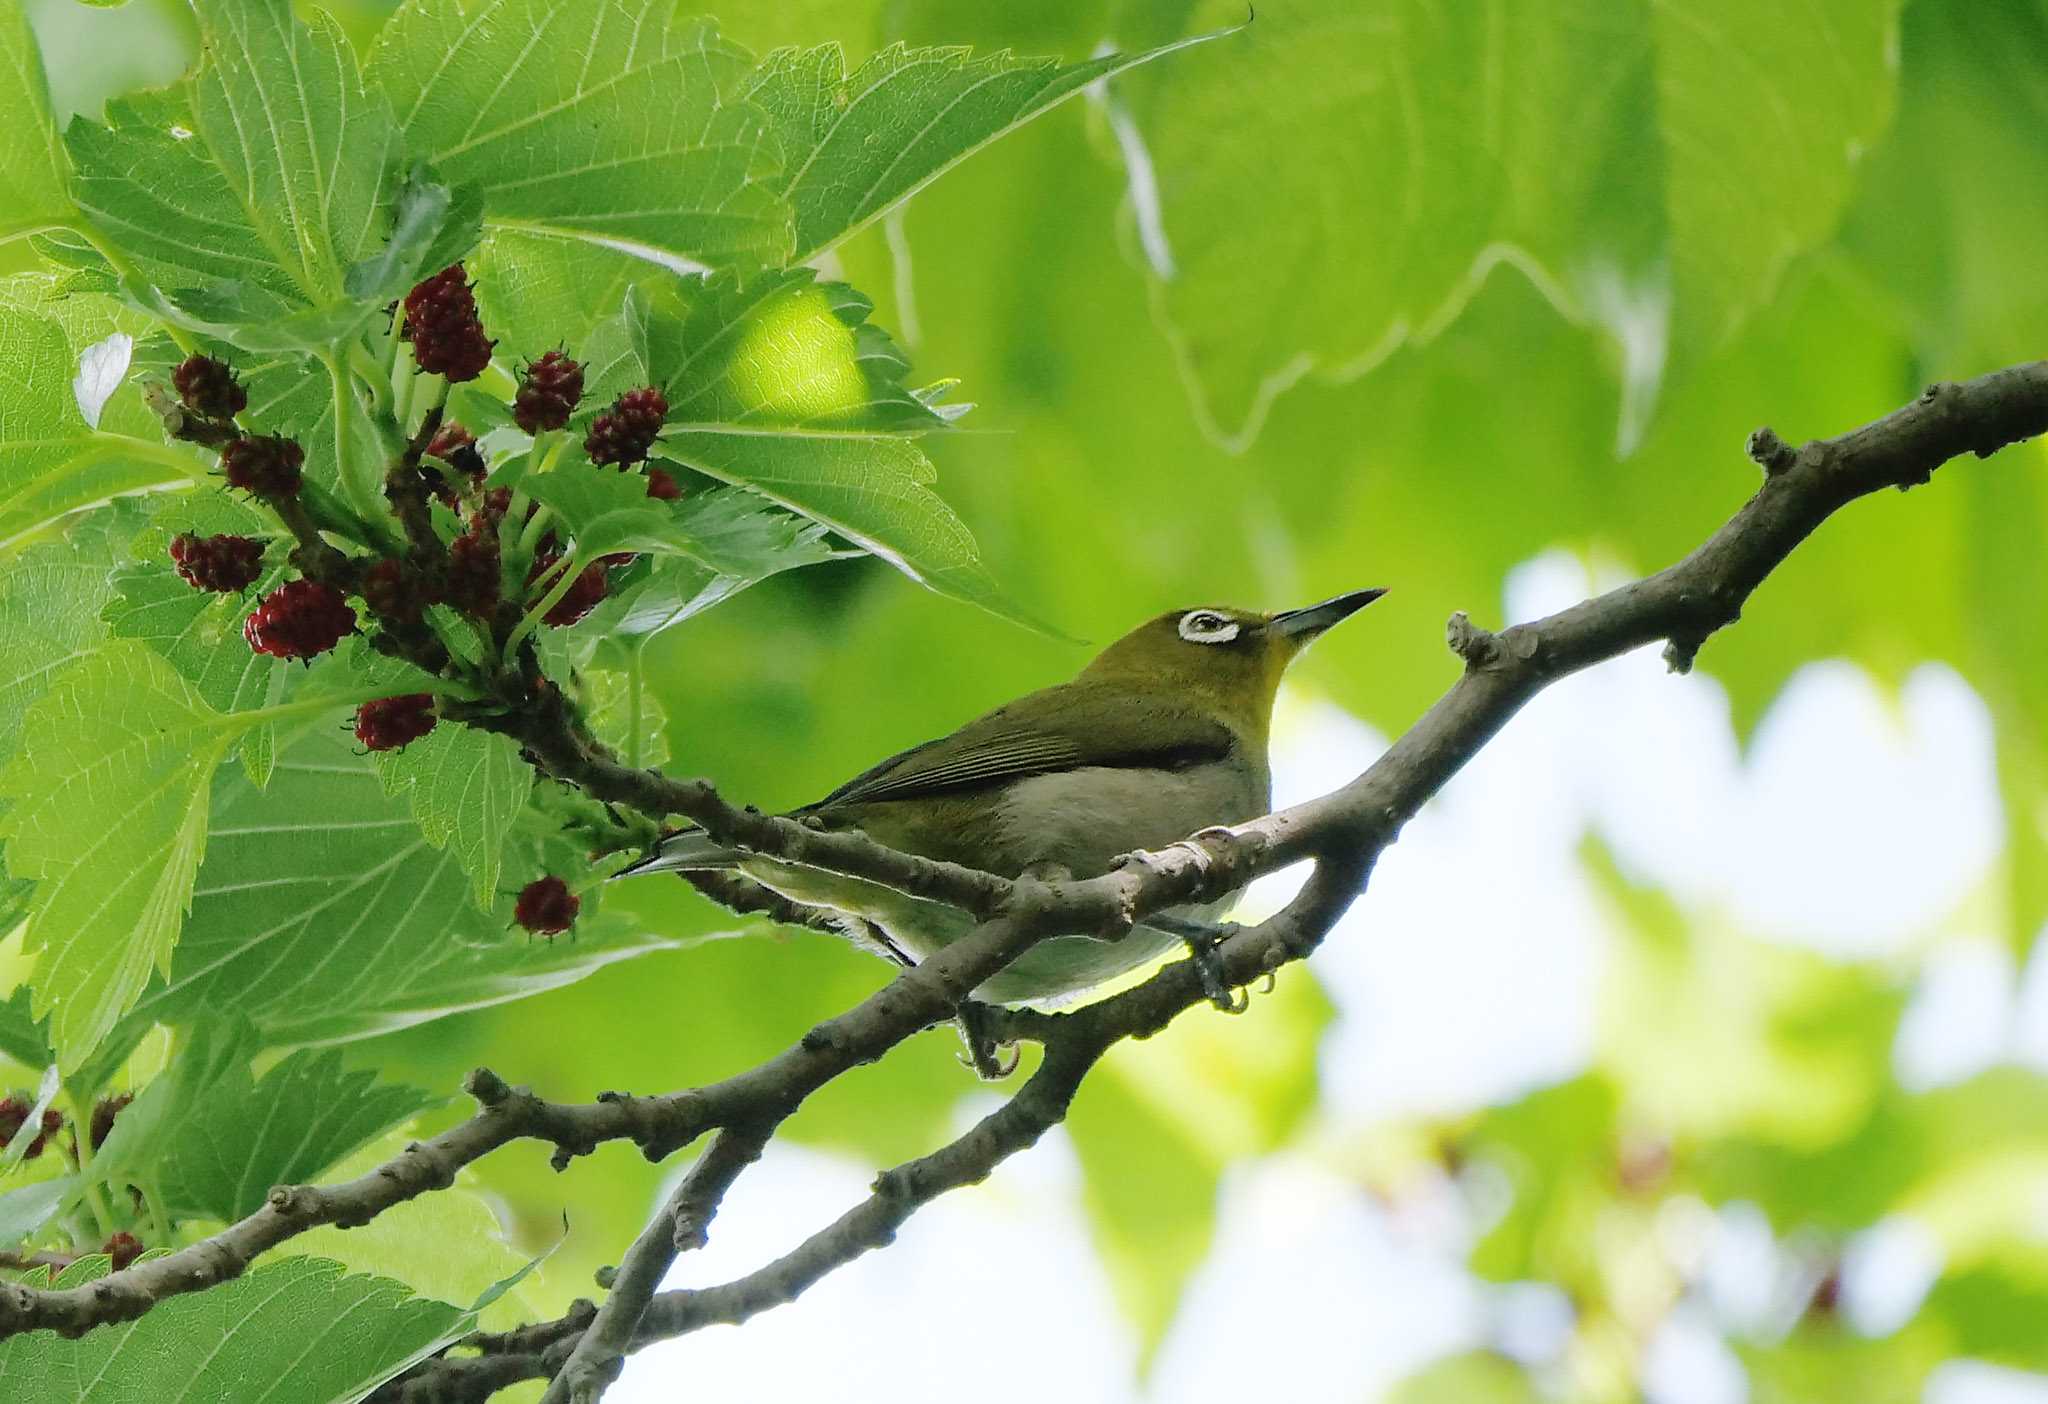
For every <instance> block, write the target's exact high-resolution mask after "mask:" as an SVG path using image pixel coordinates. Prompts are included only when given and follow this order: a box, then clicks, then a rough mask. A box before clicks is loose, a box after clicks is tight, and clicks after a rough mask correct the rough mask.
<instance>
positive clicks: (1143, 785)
mask: <svg viewBox="0 0 2048 1404" xmlns="http://www.w3.org/2000/svg"><path fill="white" fill-rule="evenodd" d="M1266 787H1267V782H1266V777H1265V775H1264V773H1263V771H1259V772H1254V771H1251V770H1249V769H1247V768H1246V767H1244V766H1242V765H1237V766H1233V765H1230V764H1227V763H1212V764H1205V765H1192V766H1187V767H1184V768H1181V769H1175V770H1150V769H1134V768H1129V767H1113V766H1083V767H1081V768H1079V769H1075V770H1062V771H1056V772H1054V773H1052V774H1048V775H1034V776H1031V777H1029V778H1027V779H1024V780H1019V781H1017V782H1016V783H1015V784H1013V785H1011V786H1010V787H1009V788H1008V789H1007V790H1006V791H1005V792H1004V794H1003V796H1002V798H1001V800H1000V801H999V802H998V804H997V806H996V816H995V818H996V823H995V825H994V828H995V830H996V834H995V838H996V841H997V846H998V847H999V848H1000V849H1001V851H1002V856H1003V858H1004V860H1005V861H1004V863H1003V868H1004V869H1005V870H1008V871H1011V872H1021V871H1023V870H1024V869H1026V868H1029V867H1032V866H1033V865H1034V864H1041V865H1056V866H1058V867H1060V868H1064V869H1065V870H1067V871H1068V872H1069V873H1071V874H1073V875H1074V876H1076V877H1092V876H1094V875H1096V874H1098V873H1101V872H1104V871H1106V870H1107V869H1108V867H1109V865H1110V864H1111V863H1112V862H1114V861H1115V860H1116V859H1117V858H1118V857H1119V856H1121V855H1122V854H1125V853H1128V852H1130V851H1131V850H1132V849H1136V848H1160V847H1163V846H1165V845H1166V844H1169V843H1172V842H1174V841H1175V840H1177V839H1183V838H1186V837H1187V836H1188V835H1189V834H1192V833H1194V832H1195V831H1196V830H1197V829H1203V828H1207V827H1208V826H1210V825H1212V824H1238V823H1242V822H1244V821H1245V820H1247V819H1253V818H1256V817H1258V816H1259V815H1261V814H1263V813H1265V811H1266V807H1267V795H1266Z"/></svg>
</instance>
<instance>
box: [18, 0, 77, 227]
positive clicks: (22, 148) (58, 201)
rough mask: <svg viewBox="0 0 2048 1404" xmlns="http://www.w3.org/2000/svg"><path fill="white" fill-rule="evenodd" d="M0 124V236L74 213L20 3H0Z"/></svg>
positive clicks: (40, 64) (36, 56) (60, 150)
mask: <svg viewBox="0 0 2048 1404" xmlns="http://www.w3.org/2000/svg"><path fill="white" fill-rule="evenodd" d="M0 128H4V129H5V130H6V131H7V132H8V133H9V136H8V139H7V141H5V142H4V143H0V239H9V238H13V237H15V236H16V235H19V234H22V233H24V232H26V231H27V230H31V229H36V228H39V227H41V226H44V225H50V224H62V223H64V222H65V221H66V220H69V219H74V218H76V217H77V211H76V210H75V209H74V208H73V206H72V204H71V197H70V196H69V195H68V194H67V193H66V190H65V185H66V181H65V176H66V174H67V173H68V170H69V163H68V162H67V161H66V160H65V159H64V147H63V144H62V143H61V142H59V141H58V139H57V124H56V122H55V121H53V120H52V119H51V116H50V89H49V84H48V83H46V82H45V81H44V79H43V60H42V55H41V54H40V53H39V52H37V50H36V40H35V35H34V34H32V33H30V32H29V27H28V15H27V13H26V11H25V10H24V9H23V7H22V6H20V5H7V6H5V7H0Z"/></svg>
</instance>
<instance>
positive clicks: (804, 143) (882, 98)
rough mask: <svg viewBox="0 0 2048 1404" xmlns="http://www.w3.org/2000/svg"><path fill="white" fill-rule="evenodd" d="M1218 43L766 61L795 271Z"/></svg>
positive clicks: (758, 85)
mask: <svg viewBox="0 0 2048 1404" xmlns="http://www.w3.org/2000/svg"><path fill="white" fill-rule="evenodd" d="M1237 18H1241V16H1235V17H1233V22H1235V20H1236V19H1237ZM1211 37H1213V36H1210V35H1201V36H1197V37H1195V38H1191V39H1183V40H1180V41H1178V42H1176V43H1172V44H1167V45H1163V46H1161V47H1160V48H1156V49H1149V50H1146V51H1145V52H1143V53H1135V54H1107V55H1104V56H1102V57H1100V58H1094V59H1090V60H1088V61H1087V62H1086V63H1076V64H1062V63H1060V62H1059V61H1058V60H1057V59H1047V58H1019V57H1017V56H1016V55H1014V54H1008V53H999V54H989V55H985V56H982V57H976V56H975V55H973V54H971V53H970V52H968V51H967V50H966V49H961V48H936V49H908V48H905V47H904V46H903V45H901V44H896V45H892V46H891V47H889V48H888V49H885V50H883V51H882V52H881V53H879V54H876V55H875V56H874V57H873V58H871V59H869V60H868V61H867V62H866V63H864V64H862V65H861V66H860V67H859V68H858V69H856V70H854V72H853V73H852V74H850V75H849V74H848V73H847V72H846V62H845V58H844V56H843V54H842V53H841V51H840V49H839V46H838V45H836V44H828V45H825V46H824V47H822V48H816V49H810V50H807V51H803V50H797V49H782V50H778V51H777V52H775V53H773V54H770V55H769V56H768V58H767V59H766V60H765V61H763V63H762V65H761V68H760V71H759V72H758V74H757V75H756V76H755V79H754V82H753V84H752V86H751V88H750V90H749V93H748V96H749V97H751V98H752V100H753V101H754V102H755V103H757V104H759V105H760V106H761V107H762V108H763V109H764V110H766V111H767V112H768V113H769V114H770V116H771V117H772V119H773V121H774V124H775V132H776V135H777V136H778V137H780V138H781V141H782V156H783V171H782V175H781V177H780V178H779V180H778V182H777V188H778V189H780V190H781V191H782V192H783V194H784V195H785V197H786V198H787V199H788V200H789V203H790V205H791V206H792V208H793V209H794V210H795V212H796V252H795V253H794V254H793V255H792V256H791V257H790V258H789V260H788V261H789V262H791V263H802V262H805V261H807V260H809V259H813V258H816V257H817V256H818V255H819V254H821V253H823V252H824V251H825V250H826V249H829V248H831V247H832V246H833V245H835V244H837V243H839V242H840V241H841V240H843V239H845V238H846V237H847V236H848V235H850V234H852V233H854V232H855V231H857V230H859V229H861V228H863V227H865V226H866V225H868V224H870V223H872V222H873V221H875V220H876V219H879V218H880V217H881V216H882V215H883V214H885V213H887V211H888V210H889V209H890V208H891V207H892V206H894V205H896V204H898V203H900V202H901V201H903V200H906V199H908V198H909V197H910V196H911V195H913V194H915V193H916V192H917V191H918V190H921V189H922V188H924V187H925V186H926V185H929V184H930V183H931V182H932V181H934V180H936V179H938V178H939V176H941V175H943V174H944V173H945V172H946V171H948V170H949V169H951V168H952V167H954V166H956V165H958V164H959V163H960V162H962V161H964V160H966V159H967V158H968V157H969V156H971V155H973V154H974V153H975V152H977V151H979V150H981V148H983V147H984V146H987V145H988V144H989V143H990V142H992V141H994V140H996V139H997V138H998V137H1001V136H1003V135H1005V134H1006V133H1009V132H1013V131H1015V130H1016V129H1017V128H1018V127H1021V126H1023V125H1024V124H1025V123H1026V122H1029V121H1030V120H1031V119H1032V118H1034V117H1037V116H1038V115H1040V114H1041V113H1044V112H1047V111H1049V110H1051V109H1052V108H1054V107H1057V106H1058V105H1059V104H1060V103H1062V102H1065V101H1066V100H1067V99H1068V98H1070V97H1072V96H1073V95H1074V94H1075V93H1078V92H1080V91H1081V90H1082V89H1083V88H1085V87H1087V86H1088V85H1089V84H1090V83H1094V82H1098V81H1100V80H1102V79H1105V78H1108V77H1110V76H1112V75H1114V74H1117V73H1121V72H1123V71H1125V70H1126V69H1130V68H1134V67H1136V66H1138V65H1139V64H1143V63H1150V62H1151V61H1152V60H1153V59H1156V58H1160V57H1162V56H1163V55H1166V54H1170V53H1172V52H1173V51H1174V50H1176V49H1184V48H1187V47H1189V46H1190V45H1193V44H1199V43H1202V42H1204V41H1205V40H1207V39H1208V38H1211Z"/></svg>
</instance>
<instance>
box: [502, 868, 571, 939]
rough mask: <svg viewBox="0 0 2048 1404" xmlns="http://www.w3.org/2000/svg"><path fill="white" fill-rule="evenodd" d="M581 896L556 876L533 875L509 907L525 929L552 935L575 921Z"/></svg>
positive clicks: (513, 916) (515, 918) (565, 929)
mask: <svg viewBox="0 0 2048 1404" xmlns="http://www.w3.org/2000/svg"><path fill="white" fill-rule="evenodd" d="M582 909H583V899H582V898H581V897H578V896H577V895H576V894H575V893H573V892H571V891H570V890H569V884H568V883H566V882H563V881H562V880H561V879H560V878H558V877H542V878H535V879H534V880H533V881H532V882H529V883H528V884H526V886H524V887H522V888H520V889H519V901H518V902H517V904H515V905H514V906H513V908H512V920H514V921H516V922H518V923H519V924H520V925H521V926H523V927H525V928H526V929H527V930H528V931H532V932H536V933H538V934H540V935H542V936H553V935H555V934H556V933H557V932H561V931H567V930H568V929H569V928H570V927H571V926H573V925H575V923H576V913H577V912H579V911H581V910H582Z"/></svg>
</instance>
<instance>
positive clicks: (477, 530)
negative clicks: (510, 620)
mask: <svg viewBox="0 0 2048 1404" xmlns="http://www.w3.org/2000/svg"><path fill="white" fill-rule="evenodd" d="M498 561H499V557H498V533H497V529H496V528H495V527H493V526H492V525H491V524H490V523H489V522H487V521H485V520H483V519H481V518H479V519H478V520H477V521H476V522H475V523H473V524H472V525H471V527H470V529H469V530H468V531H465V532H464V533H462V535H460V536H458V537H456V538H455V540H454V541H453V542H452V543H450V545H449V547H448V602H449V603H450V604H452V605H454V606H455V607H456V608H457V609H461V610H466V611H468V612H469V613H470V614H473V615H476V616H478V617H479V618H481V617H482V616H484V615H487V614H489V613H490V612H491V610H492V609H494V608H495V607H496V606H497V603H498Z"/></svg>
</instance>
